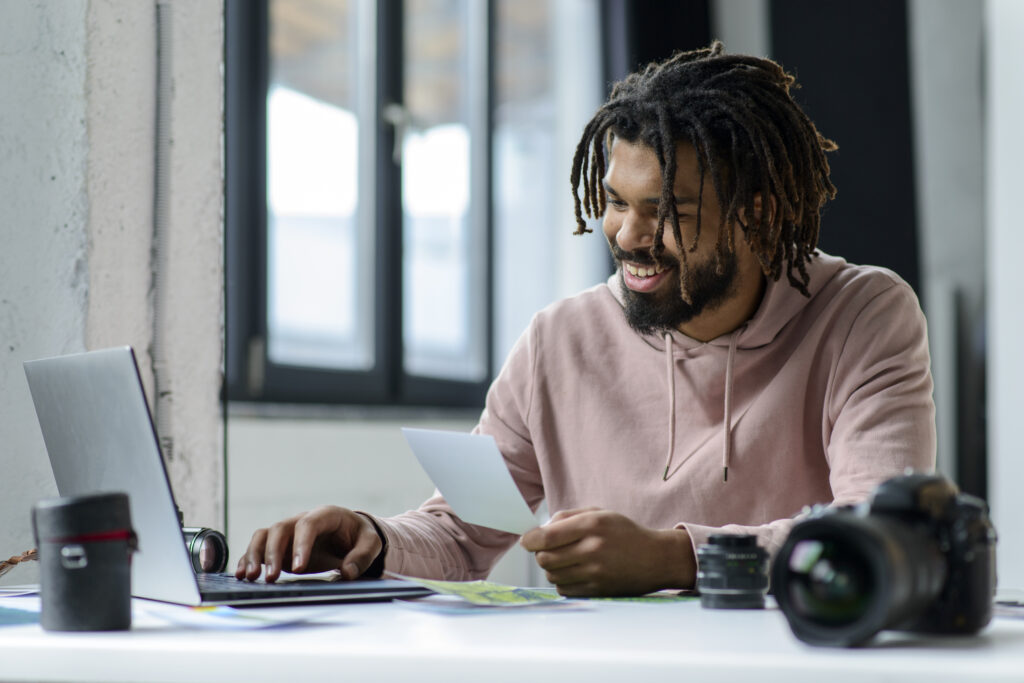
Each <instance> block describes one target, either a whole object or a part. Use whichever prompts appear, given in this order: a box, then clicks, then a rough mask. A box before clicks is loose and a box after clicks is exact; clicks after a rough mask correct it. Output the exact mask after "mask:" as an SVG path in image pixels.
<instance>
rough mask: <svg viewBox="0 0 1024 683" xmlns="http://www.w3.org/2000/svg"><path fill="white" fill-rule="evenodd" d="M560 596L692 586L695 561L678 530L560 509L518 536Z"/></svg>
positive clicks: (617, 516) (593, 512)
mask: <svg viewBox="0 0 1024 683" xmlns="http://www.w3.org/2000/svg"><path fill="white" fill-rule="evenodd" d="M519 543H520V544H521V545H522V546H523V547H524V548H526V550H529V551H530V552H533V553H536V557H537V564H539V565H540V566H541V568H543V569H544V570H545V571H546V572H547V578H548V581H550V582H551V583H553V584H554V585H555V586H556V587H557V588H558V592H559V593H561V594H562V595H565V596H573V597H582V596H598V595H604V596H612V595H643V594H644V593H650V592H652V591H656V590H661V589H663V588H692V587H693V583H694V580H695V578H696V571H697V563H696V559H695V558H694V556H693V547H692V545H691V544H690V536H689V534H688V533H686V531H685V530H683V529H649V528H647V527H643V526H640V525H639V524H637V523H636V522H634V521H633V520H631V519H629V518H628V517H625V516H623V515H620V514H618V513H617V512H610V511H608V510H600V509H598V508H584V509H577V510H562V511H560V512H558V513H557V514H555V516H554V517H552V518H551V521H550V522H549V523H548V524H546V525H544V526H542V527H537V528H536V529H532V530H531V531H528V532H527V533H526V534H524V535H523V537H522V539H520V541H519Z"/></svg>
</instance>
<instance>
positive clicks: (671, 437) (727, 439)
mask: <svg viewBox="0 0 1024 683" xmlns="http://www.w3.org/2000/svg"><path fill="white" fill-rule="evenodd" d="M739 333H740V330H736V331H735V332H733V334H732V338H731V339H730V340H729V356H728V358H727V359H726V362H725V410H724V412H725V416H724V419H723V421H724V422H725V434H724V439H723V445H722V481H723V482H727V481H729V460H730V458H731V456H732V375H733V364H734V363H735V360H736V344H737V342H738V341H739ZM665 373H666V376H667V378H668V455H667V456H666V458H665V472H664V473H663V474H662V475H661V480H662V481H668V478H669V469H670V468H671V467H672V458H673V456H674V455H675V450H676V373H675V367H674V366H673V359H672V335H671V334H670V333H668V332H666V333H665ZM680 466H682V463H680ZM676 469H678V467H677V468H676ZM673 474H674V472H673Z"/></svg>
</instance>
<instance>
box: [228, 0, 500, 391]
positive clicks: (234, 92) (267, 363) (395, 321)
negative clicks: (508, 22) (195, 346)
mask: <svg viewBox="0 0 1024 683" xmlns="http://www.w3.org/2000/svg"><path fill="white" fill-rule="evenodd" d="M486 6H487V10H486V17H487V19H486V22H487V40H486V45H487V54H486V60H487V64H486V88H485V97H486V111H487V123H486V126H485V127H484V129H485V138H484V140H483V141H482V144H483V145H484V148H485V149H486V150H487V154H486V155H484V156H485V157H486V162H485V163H484V164H483V168H481V167H480V165H479V164H478V165H477V166H475V167H474V168H473V169H472V172H473V173H484V174H485V176H486V177H485V184H486V187H487V188H488V191H487V193H486V199H485V205H484V207H483V208H482V210H481V211H482V214H477V215H486V220H485V221H484V223H485V224H484V225H482V226H480V225H474V226H473V228H472V229H483V230H485V232H486V235H485V236H484V240H485V254H486V256H485V261H486V263H485V268H486V271H485V272H486V274H485V277H484V278H483V279H484V281H483V282H482V283H479V285H480V286H482V287H484V289H485V291H484V297H485V301H486V302H487V305H486V306H485V307H484V309H485V314H484V315H485V319H484V320H483V325H484V329H485V335H484V344H485V348H484V358H485V368H486V373H485V377H484V378H483V379H482V380H480V381H476V382H472V381H456V380H446V379H437V378H428V377H421V376H415V375H411V374H409V373H407V372H406V371H405V368H404V358H403V348H402V338H403V337H402V291H403V290H402V276H403V268H402V267H401V264H402V254H403V244H402V241H403V235H402V230H403V226H402V209H401V206H402V191H401V167H400V165H399V164H397V163H396V162H395V160H394V159H393V155H392V149H393V145H394V138H395V129H394V127H393V126H391V125H389V124H387V123H386V122H384V119H383V117H382V112H383V109H384V107H385V106H386V105H387V104H389V103H394V102H398V103H400V102H401V101H402V93H403V80H402V78H403V74H402V65H403V54H402V50H403V46H404V36H403V28H404V26H403V5H402V0H378V2H377V3H376V21H375V24H376V40H375V51H376V82H377V85H376V98H375V99H376V101H375V103H374V110H375V116H376V119H377V121H378V122H380V123H379V125H378V126H377V137H376V150H375V157H376V164H375V166H376V202H375V207H374V209H375V223H376V225H375V230H376V238H375V242H374V250H375V255H374V258H375V268H374V280H375V287H376V290H375V300H374V315H373V318H374V366H373V368H371V369H370V370H367V371H342V370H335V369H326V368H316V367H304V366H294V365H284V364H279V363H275V362H273V361H272V360H271V359H270V358H269V357H268V355H267V344H266V339H267V286H268V281H267V236H268V233H267V213H268V212H267V195H266V192H267V189H266V178H267V150H266V131H267V114H266V104H267V91H268V87H269V76H270V57H269V37H270V17H269V2H268V0H227V2H226V6H225V58H224V59H225V264H224V268H225V288H226V326H225V351H226V360H225V390H226V399H227V400H229V401H251V402H279V403H326V404H357V405H408V406H429V407H453V408H457V407H480V406H482V405H483V403H484V396H485V394H486V391H487V388H488V386H489V385H490V382H491V378H492V376H493V373H494V372H495V364H494V358H493V346H494V342H493V337H494V331H493V327H494V324H493V322H494V321H493V317H494V316H493V313H492V306H491V302H492V301H493V290H494V284H493V262H494V257H493V250H492V244H493V210H492V199H491V194H492V193H491V190H490V188H491V183H492V163H491V153H490V152H491V144H492V140H491V133H492V116H493V101H494V97H493V87H494V86H493V83H494V49H493V40H492V38H493V35H494V26H493V21H494V20H493V17H494V7H493V1H492V0H486Z"/></svg>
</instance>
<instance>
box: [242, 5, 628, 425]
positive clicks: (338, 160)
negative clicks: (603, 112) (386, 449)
mask: <svg viewBox="0 0 1024 683" xmlns="http://www.w3.org/2000/svg"><path fill="white" fill-rule="evenodd" d="M226 16H227V21H226V24H227V39H226V45H227V55H226V64H227V74H226V81H227V105H226V121H227V123H226V130H227V134H226V147H227V164H226V165H227V195H228V196H227V209H226V211H227V239H226V241H227V245H226V246H227V249H226V251H227V256H226V272H227V278H228V282H227V294H228V317H227V349H228V358H227V369H226V372H227V387H228V397H229V399H232V400H264V401H284V402H327V403H357V404H385V403H387V404H413V405H452V406H460V405H462V406H466V405H481V404H482V401H483V395H484V393H485V391H486V387H487V385H488V384H489V382H490V380H491V379H492V377H493V375H494V373H495V372H496V370H497V368H498V367H499V366H500V363H501V361H502V360H503V359H504V356H505V354H506V353H507V352H508V350H509V349H510V348H511V346H512V344H513V343H514V341H515V339H516V337H517V336H518V335H519V334H520V333H521V331H522V329H523V328H524V327H525V325H526V324H527V323H528V321H529V316H530V315H532V313H533V312H535V311H536V310H538V309H539V308H541V307H542V306H543V305H545V304H546V303H548V302H550V301H552V300H553V299H555V298H558V297H559V296H562V295H564V294H569V293H573V292H575V291H578V290H579V289H582V288H583V287H585V286H588V285H591V284H594V283H596V282H598V281H600V280H602V279H603V278H604V277H606V276H607V273H608V261H607V257H606V251H605V249H606V248H605V247H604V245H603V241H602V240H600V239H599V238H596V237H593V236H591V238H579V237H573V236H572V234H571V233H572V231H573V220H572V209H571V202H570V197H569V193H568V182H566V179H567V178H568V169H569V164H570V163H571V158H572V149H573V146H574V145H575V140H576V138H577V137H578V135H579V132H580V131H581V129H582V125H583V123H584V122H585V121H586V119H587V118H589V116H590V115H591V114H592V112H593V110H594V109H595V108H596V107H597V106H598V104H599V102H600V99H601V97H602V95H603V93H602V86H601V83H602V77H601V74H600V70H599V69H598V66H599V65H600V60H599V59H598V58H597V55H598V54H599V53H598V49H599V46H598V44H597V42H598V41H597V38H596V36H597V35H599V31H597V24H598V20H597V3H596V2H593V1H592V0H491V1H490V2H485V1H481V0H379V1H378V2H374V1H373V0H262V1H261V2H248V1H242V0H237V1H236V0H229V2H228V4H227V15H226Z"/></svg>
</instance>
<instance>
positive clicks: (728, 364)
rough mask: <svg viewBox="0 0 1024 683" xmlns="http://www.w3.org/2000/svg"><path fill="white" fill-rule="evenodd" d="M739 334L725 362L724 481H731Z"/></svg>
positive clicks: (730, 344) (730, 341)
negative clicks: (734, 363)
mask: <svg viewBox="0 0 1024 683" xmlns="http://www.w3.org/2000/svg"><path fill="white" fill-rule="evenodd" d="M739 336H740V335H739V332H738V331H737V332H734V333H733V335H732V339H730V340H729V358H728V359H727V360H726V361H725V410H724V412H725V416H724V418H723V421H724V422H725V442H724V444H723V446H722V481H729V456H730V455H732V365H733V361H734V360H735V358H736V340H738V339H739Z"/></svg>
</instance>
